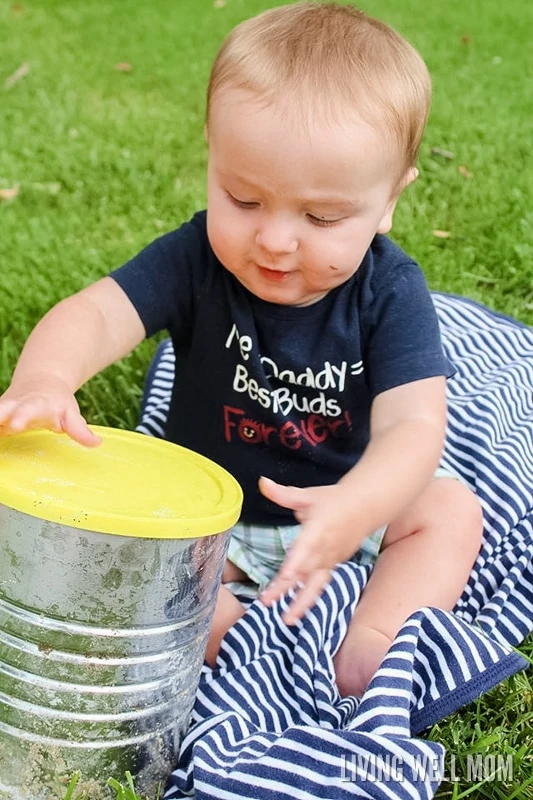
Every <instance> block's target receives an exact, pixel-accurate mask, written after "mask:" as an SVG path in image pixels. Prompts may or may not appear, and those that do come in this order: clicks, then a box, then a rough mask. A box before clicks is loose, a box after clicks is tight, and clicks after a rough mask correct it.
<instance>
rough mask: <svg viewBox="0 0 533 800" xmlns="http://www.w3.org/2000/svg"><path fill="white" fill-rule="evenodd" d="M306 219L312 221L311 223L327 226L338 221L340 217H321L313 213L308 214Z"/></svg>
mask: <svg viewBox="0 0 533 800" xmlns="http://www.w3.org/2000/svg"><path fill="white" fill-rule="evenodd" d="M307 219H308V220H309V221H310V222H312V223H313V225H318V226H321V227H323V228H327V227H329V226H330V225H335V223H337V222H340V219H322V218H321V217H315V216H314V214H308V215H307Z"/></svg>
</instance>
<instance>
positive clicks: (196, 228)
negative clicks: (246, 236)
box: [110, 218, 207, 340]
mask: <svg viewBox="0 0 533 800" xmlns="http://www.w3.org/2000/svg"><path fill="white" fill-rule="evenodd" d="M204 240H205V242H206V241H207V240H206V237H202V229H201V220H196V219H195V218H193V220H191V221H190V222H187V223H185V224H184V225H182V226H181V227H180V228H178V229H177V230H175V231H172V232H171V233H168V234H166V235H164V236H161V237H160V238H159V239H156V240H155V241H154V242H152V243H151V244H149V245H148V246H147V247H145V248H144V250H142V251H141V252H140V253H139V254H138V255H136V256H135V257H134V258H132V259H131V260H130V261H128V262H127V263H126V264H124V265H123V266H122V267H119V268H118V269H116V270H113V272H111V273H110V277H111V278H113V280H115V281H116V282H117V283H118V284H119V286H120V287H121V288H122V289H123V290H124V291H125V292H126V294H127V295H128V298H129V299H130V301H131V302H132V303H133V305H134V306H135V309H136V310H137V313H138V314H139V316H140V318H141V321H142V323H143V325H144V327H145V330H146V335H147V336H152V335H153V334H155V333H158V332H159V331H161V330H165V329H166V330H168V331H170V333H171V334H172V336H173V337H175V338H176V339H178V340H179V339H180V338H183V336H184V334H185V331H186V330H190V325H191V319H192V313H193V306H194V299H195V296H196V295H197V294H198V291H199V288H198V287H201V285H202V282H203V281H202V276H201V275H200V274H199V272H200V271H201V270H202V265H205V264H206V263H207V259H206V258H205V257H203V254H202V247H205V245H204V244H203V242H204Z"/></svg>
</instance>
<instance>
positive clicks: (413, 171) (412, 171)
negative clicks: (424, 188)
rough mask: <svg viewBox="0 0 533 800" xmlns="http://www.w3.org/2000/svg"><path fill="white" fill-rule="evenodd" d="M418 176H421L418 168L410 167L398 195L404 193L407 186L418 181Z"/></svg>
mask: <svg viewBox="0 0 533 800" xmlns="http://www.w3.org/2000/svg"><path fill="white" fill-rule="evenodd" d="M418 175H419V172H418V169H417V168H416V167H409V169H408V170H407V172H406V173H405V177H404V179H403V181H402V184H401V186H400V191H399V192H398V194H400V192H403V190H404V189H405V188H406V187H407V186H409V184H410V183H414V182H415V181H416V179H417V178H418Z"/></svg>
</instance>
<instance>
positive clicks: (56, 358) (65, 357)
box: [0, 278, 145, 446]
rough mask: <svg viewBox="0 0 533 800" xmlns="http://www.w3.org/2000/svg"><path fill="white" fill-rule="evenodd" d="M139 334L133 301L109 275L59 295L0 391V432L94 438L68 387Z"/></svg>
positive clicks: (127, 346) (89, 443) (74, 387)
mask: <svg viewBox="0 0 533 800" xmlns="http://www.w3.org/2000/svg"><path fill="white" fill-rule="evenodd" d="M144 338H145V330H144V326H143V324H142V322H141V320H140V318H139V315H138V314H137V311H136V310H135V307H134V306H133V304H132V303H131V301H130V300H129V299H128V297H127V295H126V294H125V292H124V291H123V290H122V289H121V288H120V287H119V286H118V284H117V283H116V282H115V281H114V280H113V279H112V278H103V279H102V280H100V281H97V282H96V283H94V284H92V285H91V286H88V287H87V288H86V289H83V290H82V291H81V292H78V293H77V294H75V295H73V296H72V297H69V298H67V299H66V300H62V301H61V302H60V303H58V304H57V305H56V306H54V307H53V308H52V309H51V310H50V311H49V312H48V313H47V314H46V315H45V316H44V317H43V318H42V320H41V321H40V322H39V323H38V324H37V325H36V327H35V328H34V330H33V331H32V333H31V334H30V336H29V338H28V340H27V342H26V344H25V346H24V348H23V350H22V353H21V355H20V358H19V361H18V363H17V366H16V368H15V371H14V373H13V377H12V380H11V385H10V386H9V388H8V389H7V391H6V392H5V393H4V394H3V395H2V397H0V435H9V434H13V433H18V432H20V431H24V430H27V429H29V428H48V429H50V430H54V431H64V432H65V433H67V434H68V435H69V436H71V437H72V438H73V439H75V440H76V441H78V442H80V443H81V444H84V445H87V446H93V445H97V444H99V442H100V440H99V438H98V437H97V436H96V435H95V434H94V433H92V431H91V430H90V429H89V428H88V427H87V423H86V422H85V420H84V419H83V417H82V416H81V414H80V412H79V408H78V404H77V402H76V399H75V397H74V393H75V392H76V391H77V390H78V389H79V388H80V386H82V385H83V384H84V383H85V382H86V381H87V380H89V378H91V377H92V376H93V375H96V374H97V373H98V372H100V371H101V370H102V369H104V368H105V367H107V366H108V365H109V364H112V363H113V362H115V361H118V360H119V359H120V358H122V357H124V356H125V355H127V354H128V353H129V352H131V350H133V348H134V347H136V346H137V345H138V344H139V343H140V342H141V341H142V340H143V339H144Z"/></svg>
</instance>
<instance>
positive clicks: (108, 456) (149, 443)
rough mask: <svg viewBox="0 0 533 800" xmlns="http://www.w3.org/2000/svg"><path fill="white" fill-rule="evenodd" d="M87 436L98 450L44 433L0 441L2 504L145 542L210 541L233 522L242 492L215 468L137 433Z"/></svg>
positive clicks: (107, 432)
mask: <svg viewBox="0 0 533 800" xmlns="http://www.w3.org/2000/svg"><path fill="white" fill-rule="evenodd" d="M91 430H93V431H94V432H95V433H96V434H98V436H101V437H102V444H101V445H100V446H99V447H94V448H87V447H82V445H80V444H77V443H76V442H74V441H73V440H72V439H70V438H69V437H68V436H66V435H65V434H58V433H52V432H51V431H44V430H40V431H27V432H26V433H22V434H17V435H15V436H8V437H0V503H3V504H4V505H5V506H8V507H9V508H12V509H15V510H16V511H23V512H24V513H25V514H30V515H31V516H33V517H40V518H41V519H44V520H48V521H49V522H57V523H59V524H62V525H68V526H71V527H73V528H84V529H85V530H90V531H95V532H97V533H112V534H117V535H119V536H135V537H143V538H150V539H189V538H196V537H200V536H210V535H211V534H214V533H221V532H222V531H226V530H227V529H228V528H231V526H232V525H234V524H235V523H236V522H237V520H238V518H239V515H240V513H241V505H242V490H241V487H240V486H239V484H238V483H237V481H236V480H235V479H234V478H233V477H232V476H231V475H230V474H229V472H226V470H225V469H223V468H222V467H220V466H218V464H215V463H213V462H212V461H210V460H209V459H208V458H205V457H204V456H201V455H198V454H197V453H194V452H192V451H191V450H187V449H186V448H184V447H179V446H178V445H175V444H170V443H169V442H166V441H163V440H161V439H154V438H152V437H151V436H144V435H142V434H140V433H132V432H130V431H122V430H115V429H113V428H104V427H99V426H91Z"/></svg>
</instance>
